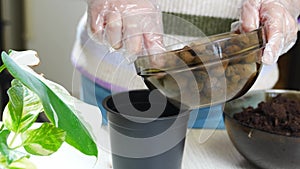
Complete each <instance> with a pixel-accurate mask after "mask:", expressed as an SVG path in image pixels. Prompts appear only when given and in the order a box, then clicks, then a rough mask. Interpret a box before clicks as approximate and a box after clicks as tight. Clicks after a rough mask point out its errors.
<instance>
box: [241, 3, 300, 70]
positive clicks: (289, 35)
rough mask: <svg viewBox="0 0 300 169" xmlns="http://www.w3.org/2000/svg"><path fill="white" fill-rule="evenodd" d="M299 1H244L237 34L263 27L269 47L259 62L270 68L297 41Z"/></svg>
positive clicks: (267, 46)
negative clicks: (269, 65)
mask: <svg viewBox="0 0 300 169" xmlns="http://www.w3.org/2000/svg"><path fill="white" fill-rule="evenodd" d="M299 12H300V0H245V1H244V3H243V5H242V8H241V18H240V22H241V24H240V25H239V29H240V31H244V32H248V31H251V30H254V29H256V28H258V27H259V26H260V25H264V26H265V28H266V33H267V40H268V43H267V45H266V48H265V50H264V54H263V57H262V62H263V63H265V64H273V63H275V62H277V60H278V58H279V56H280V55H282V54H284V53H286V52H287V51H288V50H289V49H290V48H291V47H292V46H293V45H294V44H295V42H296V40H297V32H298V25H297V18H298V16H299Z"/></svg>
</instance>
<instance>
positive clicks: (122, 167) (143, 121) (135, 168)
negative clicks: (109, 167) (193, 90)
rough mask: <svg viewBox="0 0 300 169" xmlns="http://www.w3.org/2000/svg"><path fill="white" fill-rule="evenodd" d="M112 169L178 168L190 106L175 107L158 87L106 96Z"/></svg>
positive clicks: (105, 105)
mask: <svg viewBox="0 0 300 169" xmlns="http://www.w3.org/2000/svg"><path fill="white" fill-rule="evenodd" d="M103 106H104V107H105V109H106V110H107V117H108V125H109V132H110V142H111V151H112V160H113V168H114V169H181V162H182V156H183V151H184V144H185V135H186V130H187V123H188V119H189V113H190V110H189V109H187V107H186V106H183V105H182V106H180V108H178V107H175V106H174V105H173V104H171V103H170V102H168V100H167V99H166V97H165V96H163V95H161V94H160V93H159V92H158V91H151V92H150V91H148V90H135V91H129V92H123V93H117V94H113V95H111V96H108V97H107V98H105V99H104V101H103Z"/></svg>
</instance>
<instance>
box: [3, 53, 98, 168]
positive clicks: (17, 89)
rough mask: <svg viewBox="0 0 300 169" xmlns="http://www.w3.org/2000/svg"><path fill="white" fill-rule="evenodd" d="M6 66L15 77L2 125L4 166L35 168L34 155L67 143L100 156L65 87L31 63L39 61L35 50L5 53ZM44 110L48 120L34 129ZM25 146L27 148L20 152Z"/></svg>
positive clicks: (43, 154) (4, 64)
mask: <svg viewBox="0 0 300 169" xmlns="http://www.w3.org/2000/svg"><path fill="white" fill-rule="evenodd" d="M1 58H2V61H3V65H2V66H1V67H0V72H1V71H3V70H4V69H7V70H8V71H9V73H10V74H11V75H12V76H13V77H14V80H13V81H12V83H11V87H10V88H9V90H8V91H7V93H8V96H9V102H8V104H7V105H6V107H5V109H4V112H3V121H2V126H1V127H0V168H1V169H25V168H26V169H35V166H34V164H33V163H31V162H30V161H29V157H30V155H41V156H48V155H51V154H53V153H55V152H56V151H57V150H58V149H59V148H60V146H61V145H62V143H63V142H66V143H68V144H69V145H71V146H73V147H74V148H76V149H77V150H79V151H80V152H82V153H84V154H86V155H91V156H95V157H98V149H97V146H96V143H95V141H94V138H93V137H92V136H91V133H90V132H89V130H88V129H87V127H86V125H85V124H84V123H83V122H82V121H81V119H79V118H78V116H77V115H76V114H77V113H78V112H77V111H78V110H77V109H76V107H75V106H74V105H73V104H74V102H72V100H74V99H75V98H74V97H72V96H71V95H70V94H69V93H68V92H67V90H65V89H64V88H63V87H62V86H60V85H58V84H56V83H54V82H52V81H49V80H47V79H45V78H44V77H43V76H42V75H39V74H37V73H36V72H35V71H33V70H32V69H31V68H30V67H29V66H33V65H36V64H38V63H39V59H38V57H37V56H36V52H34V51H23V52H16V51H12V50H11V51H9V52H8V53H6V52H2V53H1ZM41 112H44V113H45V115H46V116H47V118H48V119H49V121H50V122H49V123H48V122H44V123H43V124H41V126H40V127H39V128H36V129H32V128H31V127H32V125H33V124H34V123H35V122H36V119H37V117H38V115H39V114H40V113H41ZM20 148H24V150H25V151H26V152H24V151H19V149H20Z"/></svg>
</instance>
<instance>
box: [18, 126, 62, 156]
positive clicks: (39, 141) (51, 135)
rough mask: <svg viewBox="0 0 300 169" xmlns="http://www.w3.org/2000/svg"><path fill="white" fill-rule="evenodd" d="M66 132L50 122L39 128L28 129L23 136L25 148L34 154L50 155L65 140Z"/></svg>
mask: <svg viewBox="0 0 300 169" xmlns="http://www.w3.org/2000/svg"><path fill="white" fill-rule="evenodd" d="M65 136H66V132H64V131H63V130H62V129H59V128H57V127H55V126H54V125H52V124H50V123H43V124H42V126H41V127H40V128H38V129H34V130H27V131H26V132H24V133H22V135H21V138H22V140H23V145H24V148H25V150H26V151H27V152H28V153H30V154H34V155H41V156H48V155H51V154H53V153H54V152H56V151H57V150H58V149H59V148H60V146H61V145H62V143H63V142H64V141H65Z"/></svg>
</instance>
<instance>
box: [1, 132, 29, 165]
mask: <svg viewBox="0 0 300 169" xmlns="http://www.w3.org/2000/svg"><path fill="white" fill-rule="evenodd" d="M9 134H10V131H8V130H3V131H1V132H0V156H1V155H2V156H3V157H4V158H3V159H1V163H3V161H5V163H6V164H7V165H10V164H11V163H13V162H14V161H17V160H20V159H22V158H29V156H28V155H27V154H25V153H22V152H20V151H17V150H12V149H10V148H9V147H8V145H7V138H8V136H9Z"/></svg>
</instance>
